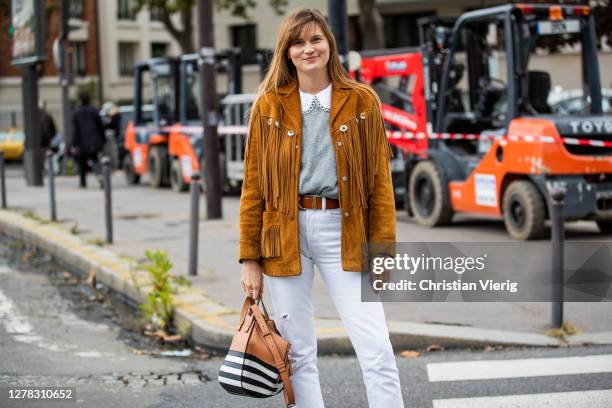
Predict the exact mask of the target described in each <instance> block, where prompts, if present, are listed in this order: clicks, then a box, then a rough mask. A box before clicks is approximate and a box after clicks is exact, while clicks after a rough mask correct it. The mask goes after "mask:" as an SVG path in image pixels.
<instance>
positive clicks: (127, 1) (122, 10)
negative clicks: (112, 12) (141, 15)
mask: <svg viewBox="0 0 612 408" xmlns="http://www.w3.org/2000/svg"><path fill="white" fill-rule="evenodd" d="M117 18H118V19H119V20H134V19H135V18H136V13H135V12H134V0H117Z"/></svg>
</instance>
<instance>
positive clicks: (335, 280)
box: [264, 209, 404, 408]
mask: <svg viewBox="0 0 612 408" xmlns="http://www.w3.org/2000/svg"><path fill="white" fill-rule="evenodd" d="M341 218H342V213H341V211H340V209H335V210H300V211H299V228H300V257H301V260H302V274H301V275H299V276H288V277H271V276H267V275H265V277H264V279H265V282H264V291H265V292H268V293H269V294H270V295H271V298H272V304H273V307H274V313H275V321H276V324H277V326H278V329H279V331H280V332H281V334H282V335H283V337H285V338H286V339H287V340H288V341H289V342H290V343H291V348H290V353H289V357H290V360H291V364H292V370H293V374H292V376H291V382H292V384H293V389H294V392H295V402H296V407H297V408H319V407H323V406H324V405H323V397H322V395H321V386H320V384H319V371H318V369H317V338H316V334H315V325H314V313H313V304H312V296H311V292H312V284H313V279H314V265H317V269H318V270H319V273H320V274H321V277H322V278H323V281H324V282H325V285H326V286H327V289H328V291H329V293H330V295H331V297H332V300H333V302H334V305H335V307H336V310H337V311H338V314H339V315H340V317H341V319H342V322H343V324H344V327H345V328H346V331H347V332H348V335H349V338H350V340H351V343H352V344H353V347H354V349H355V352H356V354H357V359H358V360H359V364H360V366H361V371H362V373H363V381H364V383H365V386H366V391H367V396H368V404H369V406H370V408H375V407H384V408H402V407H403V406H404V404H403V402H402V394H401V389H400V382H399V375H398V371H397V366H396V363H395V356H394V354H393V349H392V347H391V342H390V341H389V330H388V328H387V323H386V320H385V313H384V310H383V306H382V303H380V302H370V303H366V302H361V273H359V272H347V271H343V270H342V264H341V258H340V246H341V240H340V223H341V221H342V219H341ZM340 375H342V374H341V373H340ZM333 398H334V396H333V395H330V397H329V399H330V400H333ZM330 402H331V401H330Z"/></svg>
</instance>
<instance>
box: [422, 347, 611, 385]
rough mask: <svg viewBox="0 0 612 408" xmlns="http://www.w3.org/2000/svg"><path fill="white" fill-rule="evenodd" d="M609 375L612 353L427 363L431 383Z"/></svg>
mask: <svg viewBox="0 0 612 408" xmlns="http://www.w3.org/2000/svg"><path fill="white" fill-rule="evenodd" d="M607 372H612V354H602V355H594V356H580V357H560V358H529V359H519V360H484V361H458V362H450V363H431V364H427V375H428V376H429V381H431V382H435V381H465V380H486V379H495V378H519V377H539V376H545V375H570V374H588V373H607Z"/></svg>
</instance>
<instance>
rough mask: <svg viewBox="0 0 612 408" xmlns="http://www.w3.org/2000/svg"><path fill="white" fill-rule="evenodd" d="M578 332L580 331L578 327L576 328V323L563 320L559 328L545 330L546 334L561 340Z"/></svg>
mask: <svg viewBox="0 0 612 408" xmlns="http://www.w3.org/2000/svg"><path fill="white" fill-rule="evenodd" d="M579 333H580V329H578V327H576V325H574V324H573V323H571V322H568V321H565V322H563V324H562V325H561V327H559V328H556V329H548V330H546V335H547V336H550V337H554V338H557V339H561V340H565V336H572V335H574V334H579Z"/></svg>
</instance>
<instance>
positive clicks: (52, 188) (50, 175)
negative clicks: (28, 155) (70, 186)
mask: <svg viewBox="0 0 612 408" xmlns="http://www.w3.org/2000/svg"><path fill="white" fill-rule="evenodd" d="M47 177H48V179H49V213H50V214H51V221H57V208H56V206H55V173H54V172H53V152H52V151H51V150H47Z"/></svg>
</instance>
